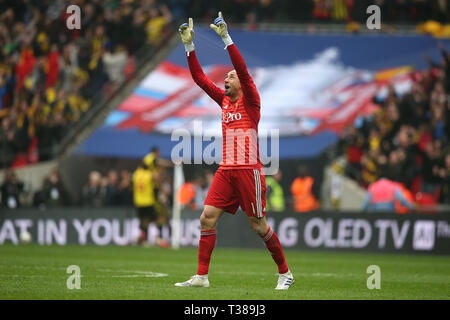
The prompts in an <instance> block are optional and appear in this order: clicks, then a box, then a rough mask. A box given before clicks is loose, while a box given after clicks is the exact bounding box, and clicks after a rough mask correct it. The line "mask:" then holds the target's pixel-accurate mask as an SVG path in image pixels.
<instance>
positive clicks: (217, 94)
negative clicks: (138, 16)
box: [178, 18, 225, 107]
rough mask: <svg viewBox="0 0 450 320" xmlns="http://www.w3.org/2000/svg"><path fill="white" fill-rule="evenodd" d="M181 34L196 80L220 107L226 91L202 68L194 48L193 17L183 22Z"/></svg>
mask: <svg viewBox="0 0 450 320" xmlns="http://www.w3.org/2000/svg"><path fill="white" fill-rule="evenodd" d="M178 31H179V32H180V36H181V41H182V42H183V44H184V48H185V51H186V56H187V60H188V65H189V71H190V72H191V76H192V79H193V80H194V82H195V83H196V84H197V85H198V86H199V87H200V88H202V89H203V91H205V92H206V94H208V96H210V97H211V98H212V99H213V100H214V101H215V102H216V103H217V104H218V105H219V106H220V107H222V100H223V97H224V96H225V92H224V91H223V90H222V89H220V88H219V87H217V86H216V85H215V84H214V83H213V82H212V81H211V80H210V79H208V77H207V76H206V75H205V73H204V72H203V70H202V67H201V66H200V63H199V62H198V60H197V56H196V54H195V50H194V49H195V48H194V42H193V41H194V23H193V20H192V18H189V24H187V23H183V24H182V25H181V26H180V28H179V29H178Z"/></svg>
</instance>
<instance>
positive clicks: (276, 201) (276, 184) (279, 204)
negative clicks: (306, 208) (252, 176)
mask: <svg viewBox="0 0 450 320" xmlns="http://www.w3.org/2000/svg"><path fill="white" fill-rule="evenodd" d="M282 177H283V174H282V172H281V170H280V169H278V171H277V172H276V173H275V174H274V175H273V176H268V177H266V187H267V189H266V199H267V201H266V202H267V203H266V206H267V211H273V212H283V211H284V209H285V201H284V191H283V187H282V186H281V184H280V183H281V179H282Z"/></svg>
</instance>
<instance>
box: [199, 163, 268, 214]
mask: <svg viewBox="0 0 450 320" xmlns="http://www.w3.org/2000/svg"><path fill="white" fill-rule="evenodd" d="M205 205H209V206H213V207H216V208H219V209H222V210H224V211H225V212H228V213H231V214H235V213H236V211H237V209H238V208H239V206H240V207H241V208H242V210H243V211H245V213H246V214H247V216H249V217H250V216H254V217H259V218H261V217H264V216H265V215H266V179H265V177H264V172H263V169H226V170H225V169H221V168H219V170H217V172H216V174H215V175H214V179H213V181H212V184H211V187H210V188H209V191H208V195H207V196H206V199H205Z"/></svg>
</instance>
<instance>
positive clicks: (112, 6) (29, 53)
mask: <svg viewBox="0 0 450 320" xmlns="http://www.w3.org/2000/svg"><path fill="white" fill-rule="evenodd" d="M70 4H71V3H69V2H68V1H36V0H13V1H8V0H1V1H0V48H1V50H0V123H1V125H0V168H2V167H18V166H21V165H25V164H28V163H36V162H38V161H42V160H47V159H49V158H51V157H52V156H53V149H54V147H55V146H56V144H57V143H58V142H59V141H61V139H62V138H63V137H64V135H65V134H66V133H67V131H68V130H69V129H70V128H71V127H72V126H73V125H74V124H75V123H76V122H78V121H79V120H80V119H81V117H82V116H83V114H85V113H86V111H87V110H88V109H89V107H90V105H91V104H92V103H94V102H95V101H96V99H99V98H100V96H101V94H108V93H109V92H111V90H113V89H114V88H115V87H116V86H117V85H118V84H120V83H122V82H123V81H124V80H125V79H126V78H127V77H128V76H129V75H130V74H131V73H132V72H133V68H134V60H133V57H134V55H135V54H136V52H137V50H138V49H139V48H140V47H141V46H143V45H147V46H148V47H158V46H160V45H161V43H162V42H163V39H165V37H167V34H168V32H169V31H168V30H170V26H171V22H172V15H171V13H170V10H169V8H168V7H167V5H164V4H159V3H157V2H155V1H153V0H148V1H118V0H110V1H100V0H85V1H76V4H78V5H79V6H80V8H81V12H82V20H81V26H80V29H79V30H77V29H74V30H69V29H68V28H67V25H66V19H67V18H68V16H69V14H67V13H66V8H67V6H68V5H70ZM99 92H100V94H98V93H99Z"/></svg>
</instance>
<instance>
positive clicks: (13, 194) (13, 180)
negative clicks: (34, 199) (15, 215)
mask: <svg viewBox="0 0 450 320" xmlns="http://www.w3.org/2000/svg"><path fill="white" fill-rule="evenodd" d="M0 191H1V197H2V198H1V206H2V207H5V208H9V209H16V208H18V207H20V206H21V201H20V196H21V194H22V192H23V191H24V183H23V182H22V181H20V180H18V179H17V176H16V174H15V173H14V171H12V170H6V172H5V177H4V181H3V184H2V185H1V186H0Z"/></svg>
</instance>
